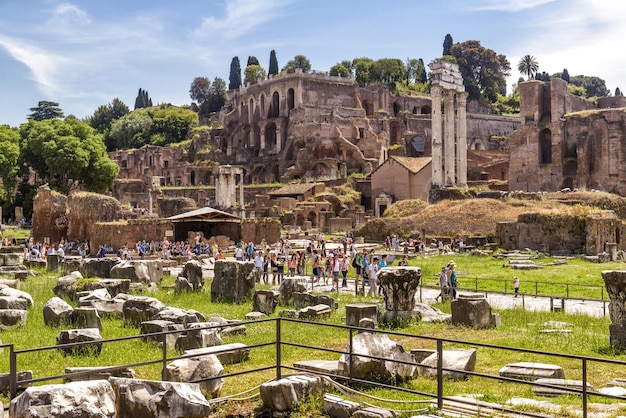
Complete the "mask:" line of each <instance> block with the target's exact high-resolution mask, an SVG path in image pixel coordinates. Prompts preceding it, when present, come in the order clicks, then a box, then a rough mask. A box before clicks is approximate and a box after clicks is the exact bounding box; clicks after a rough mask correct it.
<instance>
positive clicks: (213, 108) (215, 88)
mask: <svg viewBox="0 0 626 418" xmlns="http://www.w3.org/2000/svg"><path fill="white" fill-rule="evenodd" d="M224 103H226V81H224V80H222V79H221V78H219V77H215V78H214V79H213V83H211V87H210V88H209V100H208V101H207V103H206V110H207V112H208V113H213V112H218V111H219V110H220V109H221V108H222V106H224Z"/></svg>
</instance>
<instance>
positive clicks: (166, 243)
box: [161, 237, 171, 260]
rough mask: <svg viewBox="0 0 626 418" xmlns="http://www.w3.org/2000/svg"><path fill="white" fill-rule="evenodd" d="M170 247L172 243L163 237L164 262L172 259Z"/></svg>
mask: <svg viewBox="0 0 626 418" xmlns="http://www.w3.org/2000/svg"><path fill="white" fill-rule="evenodd" d="M170 246H171V243H170V241H169V240H168V239H167V237H163V241H161V251H162V253H161V258H162V259H163V260H169V259H170V254H171V253H170Z"/></svg>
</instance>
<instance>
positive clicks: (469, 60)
mask: <svg viewBox="0 0 626 418" xmlns="http://www.w3.org/2000/svg"><path fill="white" fill-rule="evenodd" d="M450 52H451V55H452V56H454V57H455V58H456V60H457V63H458V64H459V70H460V71H461V75H462V76H463V83H464V84H465V90H466V91H467V92H468V96H469V98H470V99H476V100H478V99H483V100H486V101H488V102H490V103H493V102H495V101H496V100H497V95H498V94H502V95H504V94H506V77H507V76H508V75H509V72H510V70H511V66H510V64H509V61H508V60H507V59H506V57H505V56H504V55H502V54H497V53H496V52H495V51H493V50H491V49H488V48H485V47H483V46H482V45H480V42H479V41H466V42H462V43H457V44H454V45H453V46H452V48H451V50H450Z"/></svg>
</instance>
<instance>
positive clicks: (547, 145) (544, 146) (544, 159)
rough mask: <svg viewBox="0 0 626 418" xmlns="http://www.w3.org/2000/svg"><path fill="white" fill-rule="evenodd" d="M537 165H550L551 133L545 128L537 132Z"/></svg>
mask: <svg viewBox="0 0 626 418" xmlns="http://www.w3.org/2000/svg"><path fill="white" fill-rule="evenodd" d="M537 142H538V146H539V164H552V132H550V129H548V128H545V129H542V130H541V131H540V132H539V139H538V141H537Z"/></svg>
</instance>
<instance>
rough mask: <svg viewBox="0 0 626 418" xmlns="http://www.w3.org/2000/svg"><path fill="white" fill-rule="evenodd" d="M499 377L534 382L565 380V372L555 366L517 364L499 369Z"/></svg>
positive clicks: (527, 363)
mask: <svg viewBox="0 0 626 418" xmlns="http://www.w3.org/2000/svg"><path fill="white" fill-rule="evenodd" d="M500 376H502V377H509V378H512V379H519V380H530V381H534V380H537V379H541V378H550V379H565V372H564V371H563V368H562V367H561V366H557V365H556V364H546V363H533V362H519V363H510V364H507V365H505V366H504V367H503V368H501V369H500Z"/></svg>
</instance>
